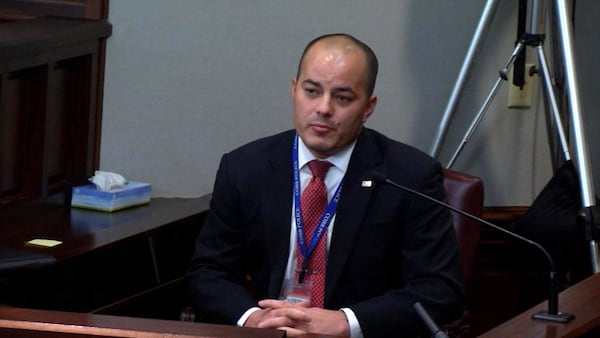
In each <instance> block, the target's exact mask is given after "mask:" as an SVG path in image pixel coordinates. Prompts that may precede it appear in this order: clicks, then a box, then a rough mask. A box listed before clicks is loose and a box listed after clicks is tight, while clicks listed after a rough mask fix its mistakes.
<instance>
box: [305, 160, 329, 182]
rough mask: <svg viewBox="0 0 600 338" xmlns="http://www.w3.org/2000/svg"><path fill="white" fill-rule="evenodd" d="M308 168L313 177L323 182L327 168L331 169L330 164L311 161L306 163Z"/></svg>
mask: <svg viewBox="0 0 600 338" xmlns="http://www.w3.org/2000/svg"><path fill="white" fill-rule="evenodd" d="M308 167H309V168H310V171H311V172H312V174H313V176H315V177H318V178H320V179H321V180H323V179H324V178H325V175H327V171H328V170H329V167H331V162H327V161H319V160H312V161H310V162H308Z"/></svg>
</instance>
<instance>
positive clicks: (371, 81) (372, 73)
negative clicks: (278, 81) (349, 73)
mask: <svg viewBox="0 0 600 338" xmlns="http://www.w3.org/2000/svg"><path fill="white" fill-rule="evenodd" d="M315 46H319V47H322V48H324V49H335V50H337V51H341V52H342V53H353V52H361V53H362V54H363V56H364V58H365V63H366V65H365V66H366V69H365V71H366V77H367V93H368V94H369V95H371V94H373V90H374V88H375V81H376V79H377V71H378V68H379V63H378V60H377V56H376V55H375V53H374V52H373V50H372V49H371V48H370V47H369V46H368V45H367V44H365V43H364V42H362V41H360V40H358V39H357V38H355V37H353V36H352V35H349V34H345V33H335V34H326V35H322V36H319V37H317V38H315V39H313V40H312V41H310V42H309V43H308V44H307V45H306V47H305V48H304V51H303V52H302V56H301V57H300V61H299V62H298V70H297V73H296V78H299V77H300V73H301V72H302V65H303V63H304V59H305V57H306V55H307V54H308V53H309V52H310V51H311V50H312V49H313V47H315Z"/></svg>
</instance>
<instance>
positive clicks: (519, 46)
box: [446, 41, 525, 168]
mask: <svg viewBox="0 0 600 338" xmlns="http://www.w3.org/2000/svg"><path fill="white" fill-rule="evenodd" d="M524 47H525V43H524V42H523V41H519V43H518V44H517V46H516V47H515V49H514V50H513V52H512V54H511V55H510V58H509V59H508V62H507V63H506V65H505V66H504V68H502V70H500V71H499V74H500V76H499V77H498V79H497V80H496V83H494V86H493V87H492V89H491V90H490V93H489V94H488V96H487V97H486V99H485V101H484V102H483V105H482V106H481V108H480V109H479V111H478V112H477V114H476V115H475V118H474V119H473V121H472V122H471V125H470V126H469V129H467V132H466V133H465V136H464V137H463V140H462V142H461V143H460V145H459V146H458V148H457V149H456V151H455V152H454V154H453V155H452V158H451V159H450V161H449V162H448V165H447V166H446V168H451V167H452V165H453V164H454V161H455V160H456V158H457V157H458V155H459V154H460V152H461V151H462V149H463V148H464V147H465V145H466V144H467V143H468V142H469V140H470V139H471V136H472V135H473V132H474V131H475V129H476V128H477V126H478V125H479V122H481V119H482V118H483V115H485V112H486V111H487V109H488V107H489V106H490V104H491V103H492V100H493V99H494V97H495V96H496V94H497V93H498V90H500V86H501V85H502V81H506V80H508V76H507V73H508V71H509V70H510V68H511V67H512V65H513V64H514V63H515V60H516V59H517V56H519V54H520V53H521V51H522V50H523V48H524Z"/></svg>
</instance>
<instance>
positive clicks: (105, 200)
mask: <svg viewBox="0 0 600 338" xmlns="http://www.w3.org/2000/svg"><path fill="white" fill-rule="evenodd" d="M151 187H152V186H151V185H150V184H149V183H143V182H134V181H129V182H127V185H126V186H125V188H123V189H115V190H110V191H102V190H98V189H96V186H95V185H94V184H87V185H82V186H78V187H73V193H72V197H71V206H72V207H76V208H85V209H93V210H100V211H107V212H113V211H117V210H121V209H125V208H130V207H134V206H137V205H142V204H148V203H150V191H151Z"/></svg>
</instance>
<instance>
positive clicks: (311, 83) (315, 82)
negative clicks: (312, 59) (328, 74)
mask: <svg viewBox="0 0 600 338" xmlns="http://www.w3.org/2000/svg"><path fill="white" fill-rule="evenodd" d="M302 83H303V84H309V85H313V86H316V87H321V84H320V83H319V82H317V81H315V80H311V79H306V80H304V81H302Z"/></svg>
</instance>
